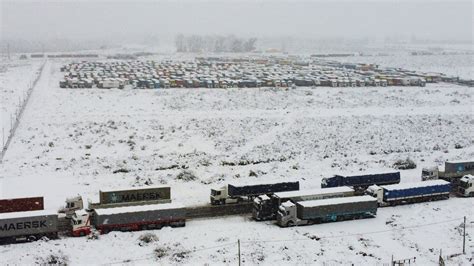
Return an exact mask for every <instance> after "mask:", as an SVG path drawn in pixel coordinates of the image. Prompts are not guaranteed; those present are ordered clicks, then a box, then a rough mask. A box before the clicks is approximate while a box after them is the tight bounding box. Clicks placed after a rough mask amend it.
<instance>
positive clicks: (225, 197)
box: [211, 186, 239, 205]
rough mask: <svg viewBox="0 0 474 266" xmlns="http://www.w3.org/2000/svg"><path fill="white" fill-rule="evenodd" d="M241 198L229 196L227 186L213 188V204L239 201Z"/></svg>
mask: <svg viewBox="0 0 474 266" xmlns="http://www.w3.org/2000/svg"><path fill="white" fill-rule="evenodd" d="M237 202H239V198H231V197H229V193H228V190H227V186H224V187H221V188H219V189H211V205H221V204H228V203H237Z"/></svg>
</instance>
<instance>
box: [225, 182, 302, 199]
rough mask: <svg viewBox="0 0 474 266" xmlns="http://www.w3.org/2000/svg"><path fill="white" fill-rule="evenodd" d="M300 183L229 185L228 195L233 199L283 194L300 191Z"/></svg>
mask: <svg viewBox="0 0 474 266" xmlns="http://www.w3.org/2000/svg"><path fill="white" fill-rule="evenodd" d="M299 188H300V183H299V182H298V181H297V182H281V183H274V184H258V185H245V186H233V185H231V184H229V185H228V194H229V196H231V197H238V196H249V195H262V194H268V193H275V192H282V191H292V190H299Z"/></svg>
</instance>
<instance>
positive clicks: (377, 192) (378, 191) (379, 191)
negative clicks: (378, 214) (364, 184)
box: [365, 185, 384, 206]
mask: <svg viewBox="0 0 474 266" xmlns="http://www.w3.org/2000/svg"><path fill="white" fill-rule="evenodd" d="M365 193H366V194H367V195H370V196H372V197H374V198H376V199H377V203H378V204H379V206H380V205H383V204H384V202H383V188H381V187H379V186H377V185H372V186H370V187H368V188H367V190H366V191H365Z"/></svg>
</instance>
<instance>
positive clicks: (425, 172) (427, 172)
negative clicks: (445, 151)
mask: <svg viewBox="0 0 474 266" xmlns="http://www.w3.org/2000/svg"><path fill="white" fill-rule="evenodd" d="M421 175H424V176H431V175H433V173H432V172H430V171H421Z"/></svg>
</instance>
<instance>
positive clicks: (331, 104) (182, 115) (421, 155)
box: [0, 61, 474, 265]
mask: <svg viewBox="0 0 474 266" xmlns="http://www.w3.org/2000/svg"><path fill="white" fill-rule="evenodd" d="M60 65H61V63H59V62H54V61H50V62H48V63H47V64H46V66H45V69H44V71H43V74H42V77H41V79H40V80H39V83H38V86H37V87H36V88H35V90H34V92H33V94H32V98H31V99H30V103H29V105H28V108H27V109H26V110H25V113H24V116H23V119H22V121H21V123H20V126H19V128H18V131H17V134H16V136H15V138H14V139H13V141H12V143H11V145H10V148H9V150H8V152H7V153H6V156H5V158H4V162H3V164H2V165H1V166H0V167H1V168H0V198H9V197H15V196H25V195H42V196H45V201H46V202H45V204H46V208H47V209H53V210H55V209H57V208H59V207H60V206H61V205H62V204H63V202H64V199H65V198H66V197H70V196H74V195H76V194H78V193H79V194H81V195H83V196H85V197H87V198H89V199H95V198H96V197H98V191H99V189H114V188H123V187H130V186H143V185H149V184H154V185H157V184H167V185H170V186H171V187H172V198H173V201H175V202H183V203H184V204H186V205H201V204H206V203H207V202H208V201H209V190H210V188H211V187H219V186H222V185H224V184H226V183H236V184H244V183H254V182H277V181H287V180H291V181H292V180H298V181H300V184H301V187H302V188H317V187H319V186H320V185H319V184H320V180H321V178H323V177H328V176H330V175H332V174H358V173H368V172H380V171H393V170H394V169H393V168H392V166H393V163H394V162H395V161H396V160H398V159H406V158H411V159H413V160H414V161H415V162H416V163H417V165H418V167H417V169H413V170H407V171H402V173H401V174H402V182H413V181H418V180H420V175H421V167H423V166H430V165H435V164H441V163H442V162H443V161H445V160H448V159H449V160H459V159H472V158H474V132H473V131H472V129H473V126H474V116H473V114H474V113H473V111H474V110H473V106H474V105H473V104H474V90H473V89H472V88H468V87H462V86H456V85H446V84H434V85H433V84H428V85H427V86H426V87H424V88H419V87H386V88H373V87H368V88H314V89H313V88H297V89H273V88H261V89H256V88H251V89H227V90H221V89H194V90H193V89H166V90H100V89H60V88H59V86H58V80H59V79H60V77H61V73H60V72H59V67H60ZM26 71H27V70H25V73H27V72H26ZM455 146H456V147H457V148H455ZM117 170H121V171H120V172H117ZM124 171H125V172H126V173H124ZM183 171H190V172H192V173H193V175H191V176H193V177H194V178H192V180H182V179H178V178H177V176H178V174H179V173H181V172H183ZM114 172H115V173H114ZM473 204H474V199H473V198H470V199H462V198H453V199H450V200H447V201H439V202H431V203H421V204H414V205H407V206H400V207H391V208H383V209H379V212H378V215H377V218H374V219H366V220H357V221H346V222H338V223H330V224H321V225H312V226H305V227H297V228H284V229H283V228H279V227H278V226H276V225H275V224H272V223H271V222H263V223H261V222H260V223H258V222H254V221H252V220H250V218H249V217H240V216H234V217H227V218H221V219H201V220H193V221H188V222H187V224H186V227H184V228H175V229H172V228H164V229H162V230H159V231H149V232H152V233H154V234H156V235H157V237H158V240H157V241H155V242H152V243H148V244H144V243H141V242H140V241H138V238H139V237H140V236H141V235H143V234H145V232H128V233H119V232H113V233H110V234H108V235H104V236H101V237H100V239H99V240H87V239H86V238H74V239H72V238H67V239H61V240H57V241H40V242H35V243H28V244H18V245H8V246H1V247H0V264H31V263H34V262H38V263H42V262H44V261H45V258H46V257H48V256H49V255H51V254H53V255H58V256H59V257H61V258H65V259H66V260H67V261H68V262H69V263H71V264H87V265H89V264H111V263H118V264H130V265H133V264H151V263H158V264H162V265H167V264H180V263H184V264H189V265H203V264H206V263H208V264H210V265H222V264H231V265H235V264H236V263H237V240H238V239H240V241H241V251H242V254H241V256H242V260H243V264H244V265H253V264H262V265H295V264H298V265H303V264H313V265H324V264H325V265H340V264H341V263H342V264H346V265H347V264H351V263H354V264H356V265H383V264H387V263H389V262H390V258H391V256H392V255H393V256H394V258H395V259H404V258H410V257H416V258H417V260H416V262H417V264H418V265H430V264H433V263H436V262H437V259H438V256H439V250H440V249H442V250H443V256H448V255H452V254H459V253H461V252H462V234H461V232H462V231H461V230H460V224H461V223H462V217H463V216H467V217H468V226H467V232H468V237H467V245H466V247H467V254H466V255H457V256H453V257H451V258H449V259H448V264H449V265H468V264H472V263H473V261H472V257H473V254H474V253H473V252H474V240H473V235H474V223H473V221H474V208H473ZM117 251H119V252H117Z"/></svg>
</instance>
